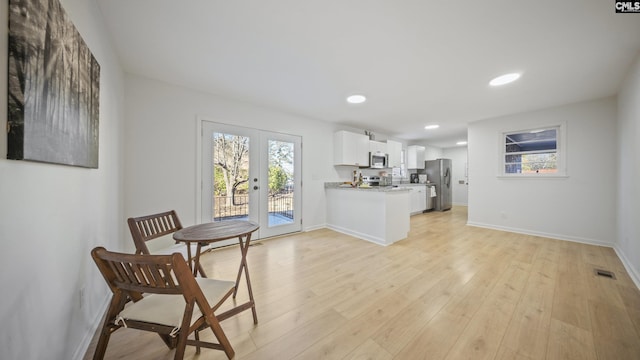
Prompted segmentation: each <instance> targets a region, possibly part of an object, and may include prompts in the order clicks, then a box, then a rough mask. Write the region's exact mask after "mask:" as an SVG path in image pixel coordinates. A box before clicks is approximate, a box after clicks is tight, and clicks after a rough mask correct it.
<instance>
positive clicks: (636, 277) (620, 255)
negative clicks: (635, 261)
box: [613, 244, 640, 290]
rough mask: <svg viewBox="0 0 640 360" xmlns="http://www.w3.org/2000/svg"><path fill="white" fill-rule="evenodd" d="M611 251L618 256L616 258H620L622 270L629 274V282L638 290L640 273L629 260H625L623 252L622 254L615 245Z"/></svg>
mask: <svg viewBox="0 0 640 360" xmlns="http://www.w3.org/2000/svg"><path fill="white" fill-rule="evenodd" d="M613 251H615V252H616V255H618V258H620V261H622V265H624V268H625V269H626V270H627V272H628V273H629V276H630V277H631V280H633V282H634V284H636V287H637V288H638V290H640V272H639V271H638V270H637V269H635V268H634V267H633V266H632V265H631V262H630V261H629V259H627V257H626V256H624V252H622V250H620V249H619V248H618V245H617V244H616V246H614V247H613Z"/></svg>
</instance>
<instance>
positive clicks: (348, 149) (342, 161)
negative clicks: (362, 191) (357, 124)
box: [333, 130, 369, 166]
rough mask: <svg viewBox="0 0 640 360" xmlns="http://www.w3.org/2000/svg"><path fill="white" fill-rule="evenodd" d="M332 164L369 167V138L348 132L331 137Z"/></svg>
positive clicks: (340, 132)
mask: <svg viewBox="0 0 640 360" xmlns="http://www.w3.org/2000/svg"><path fill="white" fill-rule="evenodd" d="M333 164H334V165H351V166H369V137H368V136H367V135H364V134H356V133H352V132H349V131H344V130H342V131H338V132H336V133H335V134H334V135H333Z"/></svg>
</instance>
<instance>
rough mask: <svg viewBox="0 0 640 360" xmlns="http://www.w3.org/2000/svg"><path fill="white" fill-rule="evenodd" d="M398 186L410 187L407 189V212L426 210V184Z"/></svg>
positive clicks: (414, 212) (413, 213)
mask: <svg viewBox="0 0 640 360" xmlns="http://www.w3.org/2000/svg"><path fill="white" fill-rule="evenodd" d="M399 187H403V188H407V189H411V191H409V213H410V214H411V215H416V214H422V212H424V211H425V210H427V186H426V185H424V184H411V185H400V186H399Z"/></svg>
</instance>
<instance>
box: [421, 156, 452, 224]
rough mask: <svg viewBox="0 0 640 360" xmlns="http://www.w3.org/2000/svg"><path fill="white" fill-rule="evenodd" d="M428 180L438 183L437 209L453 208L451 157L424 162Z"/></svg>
mask: <svg viewBox="0 0 640 360" xmlns="http://www.w3.org/2000/svg"><path fill="white" fill-rule="evenodd" d="M424 165H425V166H424V168H425V170H424V171H425V174H427V181H429V182H431V183H434V184H435V185H436V198H435V210H436V211H445V210H449V209H451V159H436V160H427V161H425V162H424Z"/></svg>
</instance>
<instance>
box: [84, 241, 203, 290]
mask: <svg viewBox="0 0 640 360" xmlns="http://www.w3.org/2000/svg"><path fill="white" fill-rule="evenodd" d="M100 249H102V250H100ZM110 254H116V255H118V256H119V258H114V257H111V256H110ZM92 256H94V259H95V261H96V263H97V264H98V267H99V268H100V269H101V271H102V272H103V275H104V276H105V279H106V280H107V282H108V283H109V284H110V286H112V288H121V289H124V290H128V291H134V292H139V293H152V294H182V293H183V292H184V286H183V285H184V283H185V282H186V283H189V282H190V281H193V282H195V279H194V277H193V275H192V274H191V271H190V269H189V267H188V265H187V263H186V261H185V260H184V257H182V255H181V254H178V253H176V254H172V255H152V256H142V255H133V254H120V253H112V252H107V251H106V250H104V248H96V249H94V251H93V252H92ZM187 287H188V288H191V287H193V284H189V286H187Z"/></svg>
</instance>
